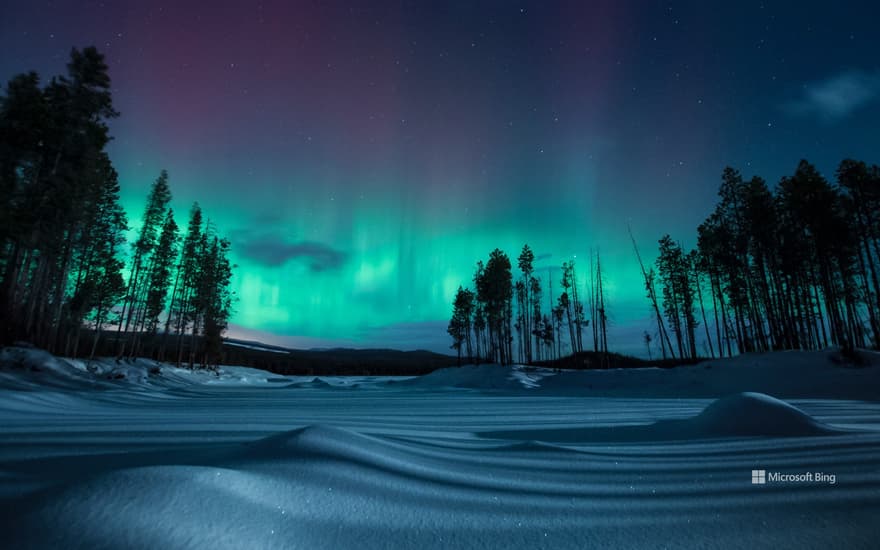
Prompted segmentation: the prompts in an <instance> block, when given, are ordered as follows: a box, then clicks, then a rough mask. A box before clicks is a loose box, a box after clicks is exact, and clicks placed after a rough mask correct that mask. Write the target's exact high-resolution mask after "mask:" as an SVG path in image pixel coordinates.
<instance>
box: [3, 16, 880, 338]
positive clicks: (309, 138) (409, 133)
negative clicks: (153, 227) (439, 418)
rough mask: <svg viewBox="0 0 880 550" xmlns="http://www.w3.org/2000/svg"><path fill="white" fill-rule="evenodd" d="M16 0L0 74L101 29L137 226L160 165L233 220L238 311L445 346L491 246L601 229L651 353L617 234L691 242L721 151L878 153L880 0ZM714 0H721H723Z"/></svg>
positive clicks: (251, 334) (636, 330) (577, 241)
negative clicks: (453, 314)
mask: <svg viewBox="0 0 880 550" xmlns="http://www.w3.org/2000/svg"><path fill="white" fill-rule="evenodd" d="M475 4H477V3H476V2H436V3H434V5H433V6H430V5H429V3H428V2H388V3H384V4H383V3H380V2H362V3H355V4H349V3H342V2H340V3H333V2H330V3H324V2H282V1H277V2H246V1H241V2H202V3H199V2H186V1H183V2H168V3H158V2H147V1H139V2H110V1H108V2H82V1H79V2H30V1H28V2H25V1H22V2H10V1H8V0H6V1H4V2H3V3H2V5H0V51H2V56H0V78H2V80H3V81H4V83H5V81H6V80H8V79H9V78H10V77H12V76H13V75H14V74H16V73H19V72H23V71H26V70H31V69H33V70H37V71H38V72H40V74H42V75H43V76H44V77H47V76H50V75H55V74H59V73H62V72H63V71H64V65H65V63H66V61H67V58H68V55H69V51H70V49H71V47H73V46H77V47H85V46H88V45H96V46H97V47H98V48H99V49H100V50H101V51H102V52H103V53H105V54H106V55H107V60H108V63H109V65H110V70H111V73H110V74H111V77H112V79H113V95H114V100H115V105H116V108H117V109H118V110H119V111H121V113H122V116H121V117H120V118H119V119H117V120H115V121H113V123H112V126H111V130H112V134H113V135H114V136H115V140H114V141H113V143H112V144H111V146H110V155H111V158H112V159H113V161H114V163H115V165H116V168H117V170H118V171H119V173H120V181H121V184H122V193H123V204H124V205H125V207H126V209H127V211H128V213H129V217H130V220H131V222H132V223H131V225H132V227H137V224H138V218H139V217H140V215H141V213H142V210H143V205H144V201H145V198H146V195H147V191H148V188H149V186H150V184H151V182H152V181H153V180H154V179H155V178H156V176H157V175H158V174H159V171H160V170H161V169H162V168H166V169H167V170H168V171H169V174H170V182H171V186H172V191H173V193H174V201H173V205H174V207H175V210H176V212H177V213H178V216H177V217H178V223H181V224H185V221H186V220H185V217H186V213H187V210H188V208H189V205H190V204H191V203H192V202H193V201H195V200H198V201H199V202H200V203H201V205H202V207H203V209H204V211H205V213H206V215H207V216H208V217H209V218H210V219H211V221H212V222H213V223H215V224H216V226H217V227H218V228H219V229H220V230H221V232H224V233H226V234H227V235H228V236H229V237H230V239H231V240H232V243H233V249H232V250H233V260H234V261H235V262H236V263H237V264H238V265H239V267H238V269H237V271H236V274H235V280H234V283H233V284H234V287H235V290H236V292H237V293H238V295H239V298H240V299H239V301H238V302H237V304H236V313H235V314H234V316H233V319H232V325H231V326H230V331H229V335H231V336H239V337H246V338H257V339H260V340H263V341H267V342H272V343H281V344H286V345H291V346H297V347H312V346H335V345H342V346H355V347H378V346H381V347H396V348H401V349H413V348H428V349H433V350H436V351H449V349H448V348H449V343H450V341H449V337H448V336H447V335H446V333H445V328H446V323H447V320H448V318H449V314H450V311H451V305H450V304H451V301H452V299H453V296H454V293H455V290H456V289H457V288H458V285H459V284H470V280H471V276H472V273H473V268H474V265H475V263H476V261H477V260H478V259H485V258H486V257H487V256H488V253H489V252H490V251H491V250H492V249H493V248H495V247H500V248H502V249H504V250H506V251H507V252H508V253H509V254H510V255H511V256H512V257H513V258H515V257H516V256H517V255H518V253H519V250H520V248H521V247H522V245H523V244H524V243H529V244H530V246H531V247H532V248H533V249H534V250H535V254H536V256H537V257H538V258H539V261H538V263H537V265H538V268H539V269H538V273H539V274H543V276H544V277H545V279H546V274H547V273H548V271H550V268H551V267H552V268H553V270H552V275H553V278H554V284H555V285H556V286H557V289H556V290H557V292H558V281H559V272H558V266H559V265H560V264H561V263H562V262H563V261H567V260H569V259H572V258H575V259H576V261H577V262H578V266H579V275H580V276H581V279H582V281H583V278H584V277H586V275H587V271H588V270H587V262H588V258H589V254H590V249H591V248H593V249H596V248H599V249H600V250H601V253H602V256H603V267H604V270H605V272H606V276H607V279H608V281H607V290H608V293H609V297H608V302H609V309H610V316H611V321H612V323H613V327H614V328H613V330H612V334H611V337H610V342H609V346H610V347H612V348H613V349H615V350H617V351H626V352H641V351H643V346H642V344H641V341H640V339H639V335H640V334H641V332H642V331H643V330H645V329H650V328H651V321H650V319H649V318H648V317H649V310H648V302H647V300H646V299H644V297H643V294H644V292H643V283H642V281H641V280H640V273H639V271H638V266H637V264H636V262H635V258H634V255H633V253H632V248H631V245H630V243H629V237H628V235H627V224H630V225H631V226H632V228H633V232H634V234H635V237H636V238H637V239H638V241H639V243H640V245H641V248H642V254H643V256H645V257H651V258H653V257H654V255H655V254H656V242H657V239H658V238H659V237H660V236H662V235H663V234H664V233H670V234H671V235H672V236H673V238H674V239H676V240H680V241H681V242H682V243H683V244H684V245H685V246H693V244H694V241H695V234H696V226H697V225H698V224H699V223H700V222H701V221H702V220H703V219H705V217H706V216H707V215H708V214H709V212H710V211H711V209H712V208H713V206H714V203H715V197H716V192H717V189H718V184H719V182H720V174H721V171H722V169H723V168H724V166H726V165H731V166H734V167H736V168H738V169H740V170H741V171H742V172H743V174H744V175H745V176H746V177H750V176H752V175H753V174H758V175H761V176H763V177H765V178H766V179H767V180H768V181H769V182H770V183H771V184H775V183H776V182H777V181H778V179H779V178H780V177H781V176H782V175H785V174H788V173H791V172H793V170H794V168H795V166H796V164H797V162H798V160H799V159H801V158H807V159H809V160H810V161H812V162H813V163H814V164H816V165H817V166H818V167H819V169H820V170H821V171H822V172H824V173H825V174H826V175H827V176H829V177H831V176H833V172H834V169H835V167H836V165H837V163H838V162H839V161H840V160H841V159H842V158H845V157H855V158H859V159H862V160H865V161H868V162H872V163H877V162H880V132H878V128H880V55H878V54H880V33H878V32H877V27H876V22H877V20H878V16H880V7H878V4H877V3H876V2H868V1H866V2H853V3H848V2H834V3H828V2H779V3H776V2H724V3H721V2H668V1H667V2H649V1H633V2H619V1H609V2H571V3H556V2H513V1H503V2H485V3H480V4H479V5H478V6H477V5H475ZM722 4H724V5H722Z"/></svg>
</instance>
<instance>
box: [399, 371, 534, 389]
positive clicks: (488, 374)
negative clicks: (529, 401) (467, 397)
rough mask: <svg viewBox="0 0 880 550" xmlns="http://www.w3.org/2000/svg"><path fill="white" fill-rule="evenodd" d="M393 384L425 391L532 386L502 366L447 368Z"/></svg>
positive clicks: (518, 374)
mask: <svg viewBox="0 0 880 550" xmlns="http://www.w3.org/2000/svg"><path fill="white" fill-rule="evenodd" d="M395 383H396V384H400V385H402V386H412V387H416V388H425V389H430V388H462V389H473V390H522V389H524V388H528V387H531V386H533V384H531V383H529V381H528V379H527V377H524V376H522V373H521V372H520V371H519V369H517V368H516V367H508V366H502V365H467V366H464V367H449V368H445V369H438V370H435V371H434V372H432V373H430V374H426V375H424V376H419V377H417V378H411V379H408V380H400V381H397V382H395Z"/></svg>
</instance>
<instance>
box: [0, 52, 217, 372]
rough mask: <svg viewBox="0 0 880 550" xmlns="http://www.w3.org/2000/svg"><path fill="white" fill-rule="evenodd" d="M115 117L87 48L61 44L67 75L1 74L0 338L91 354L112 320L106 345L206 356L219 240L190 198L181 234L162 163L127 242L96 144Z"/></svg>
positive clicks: (207, 359) (108, 165)
mask: <svg viewBox="0 0 880 550" xmlns="http://www.w3.org/2000/svg"><path fill="white" fill-rule="evenodd" d="M117 116H119V113H118V112H117V111H116V110H115V109H114V108H113V102H112V97H111V92H110V77H109V75H108V67H107V65H106V63H105V61H104V57H103V55H102V54H100V53H99V52H98V51H97V49H95V48H93V47H89V48H85V49H83V50H78V49H73V51H72V52H71V56H70V62H69V63H68V64H67V74H66V75H63V76H56V77H53V78H52V79H51V80H50V81H49V83H48V84H46V85H45V86H41V83H40V77H39V75H38V74H37V73H35V72H28V73H24V74H20V75H17V76H15V77H13V78H12V79H11V80H10V81H9V82H8V84H7V86H6V89H5V93H4V95H3V96H2V98H0V328H2V331H0V338H2V341H3V343H10V342H14V341H17V340H21V341H28V342H32V343H34V344H36V345H39V346H41V347H44V348H46V349H48V350H49V351H52V352H54V353H59V354H64V355H68V356H77V355H82V354H85V355H88V356H90V357H91V356H94V354H95V352H96V350H97V349H99V342H100V341H101V338H102V336H106V333H107V332H108V329H109V328H110V327H114V326H115V327H116V330H115V341H116V347H117V349H116V353H117V355H118V356H120V357H122V356H129V357H131V356H135V355H141V354H149V355H152V356H154V357H156V358H160V359H163V360H164V359H168V358H174V359H176V361H177V362H178V363H182V362H184V361H188V362H189V365H190V366H191V367H192V366H193V365H194V364H195V363H196V362H199V363H201V364H203V365H208V364H216V362H217V361H218V360H219V355H220V347H221V336H222V333H223V331H224V330H225V329H226V325H227V322H228V319H229V316H230V314H231V308H232V301H233V295H232V292H231V290H230V287H229V283H230V278H231V276H232V269H233V267H234V266H233V265H232V264H231V263H230V261H229V259H228V253H229V241H228V240H226V239H224V238H221V237H220V236H219V235H218V232H217V230H216V228H214V227H213V225H211V224H210V223H207V222H205V221H204V220H203V217H202V211H201V209H200V207H199V205H198V203H196V204H194V205H193V206H192V208H191V210H190V213H189V222H188V224H187V227H186V231H185V232H184V233H183V234H181V231H180V228H179V227H178V225H177V223H176V222H175V218H174V212H173V211H172V209H171V208H170V206H169V204H170V201H171V190H170V187H169V184H168V174H167V173H166V172H165V171H164V170H163V171H162V172H161V174H160V175H159V177H158V178H157V179H156V180H155V182H154V183H153V185H152V187H151V190H150V194H149V196H148V198H147V204H146V208H145V211H144V216H143V225H142V226H141V228H140V231H139V233H138V236H137V240H136V241H135V242H134V243H132V245H131V250H130V251H129V250H128V246H127V243H126V239H125V232H126V231H127V230H128V221H127V217H126V214H125V211H124V210H123V208H122V206H121V205H120V202H119V191H120V187H119V181H118V174H117V172H116V170H115V169H114V168H113V164H112V162H111V161H110V158H109V156H108V155H107V152H106V146H107V144H108V143H109V141H110V139H111V137H110V135H109V128H108V126H107V124H108V122H109V121H110V120H111V119H113V118H115V117H117ZM126 257H128V260H127V261H126ZM84 332H86V333H88V338H87V339H84V338H83V333H84ZM111 334H112V333H111ZM84 342H86V344H85V345H86V346H87V349H83V345H84ZM184 350H186V351H187V352H188V356H186V357H184Z"/></svg>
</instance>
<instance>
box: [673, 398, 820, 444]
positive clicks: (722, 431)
mask: <svg viewBox="0 0 880 550" xmlns="http://www.w3.org/2000/svg"><path fill="white" fill-rule="evenodd" d="M682 424H683V426H687V425H688V424H690V425H691V426H692V428H693V429H694V431H695V432H698V433H703V434H705V435H725V436H737V435H746V436H749V435H767V436H782V437H793V436H805V435H824V434H829V433H835V430H833V429H831V428H830V427H828V426H826V425H824V424H822V423H821V422H818V421H817V420H816V419H814V418H813V417H812V416H810V415H808V414H807V413H805V412H804V411H802V410H800V409H799V408H797V407H795V406H794V405H791V404H789V403H786V402H785V401H782V400H780V399H776V398H775V397H771V396H769V395H766V394H763V393H755V392H744V393H737V394H735V395H730V396H727V397H724V398H722V399H718V400H717V401H714V402H713V403H712V404H710V405H709V406H708V407H706V408H705V409H704V410H703V412H701V413H700V414H699V415H697V416H695V417H693V418H691V419H689V420H685V421H682Z"/></svg>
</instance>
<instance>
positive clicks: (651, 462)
mask: <svg viewBox="0 0 880 550" xmlns="http://www.w3.org/2000/svg"><path fill="white" fill-rule="evenodd" d="M866 357H867V363H868V364H867V366H864V367H862V368H852V367H848V366H845V365H841V364H838V361H835V360H834V359H835V357H834V355H833V353H830V352H821V353H820V352H817V353H794V352H793V353H783V354H774V355H765V356H743V357H739V358H735V359H728V360H716V361H711V362H709V363H707V364H703V365H697V366H694V367H685V368H678V369H672V370H659V369H631V370H626V371H602V372H563V373H558V374H557V373H554V372H551V371H547V370H541V369H523V368H516V369H513V370H511V369H509V368H502V367H497V366H480V367H464V368H462V369H444V370H442V371H437V372H435V373H433V374H430V375H427V376H424V377H421V378H412V379H393V378H367V377H358V378H314V377H281V376H277V375H273V374H270V373H266V372H263V371H258V370H254V369H245V368H238V367H222V368H221V371H220V373H219V375H215V374H212V373H208V372H196V373H191V372H189V371H187V370H185V369H176V368H173V367H171V366H168V365H157V364H155V363H153V362H152V361H146V360H139V361H137V362H135V363H133V364H126V363H123V364H117V363H116V362H115V361H108V360H102V361H97V362H93V363H91V364H89V363H87V362H84V361H68V360H61V359H56V358H54V357H52V356H50V355H48V354H45V353H43V352H40V351H37V350H26V349H21V348H7V349H5V350H3V351H2V352H0V366H2V368H0V517H2V518H3V523H4V526H3V532H2V536H3V539H2V540H3V542H2V544H3V546H4V547H8V548H29V547H36V548H211V549H212V550H213V549H219V548H315V549H317V548H334V549H335V548H418V549H420V550H429V549H433V548H444V549H445V548H530V549H531V548H554V549H555V548H593V547H595V548H664V547H670V548H731V547H733V548H751V549H753V548H780V547H798V548H876V547H877V545H878V541H880V522H878V521H877V518H878V517H880V365H878V364H877V363H878V361H877V359H876V356H874V355H871V354H868V355H867V356H866ZM767 394H770V395H767ZM771 396H772V397H771ZM777 398H781V399H782V400H780V399H777ZM753 470H755V471H756V472H753ZM760 471H763V475H761V472H760ZM790 475H794V476H799V477H794V478H788V477H786V476H790ZM760 481H764V483H760ZM832 481H833V482H832Z"/></svg>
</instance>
